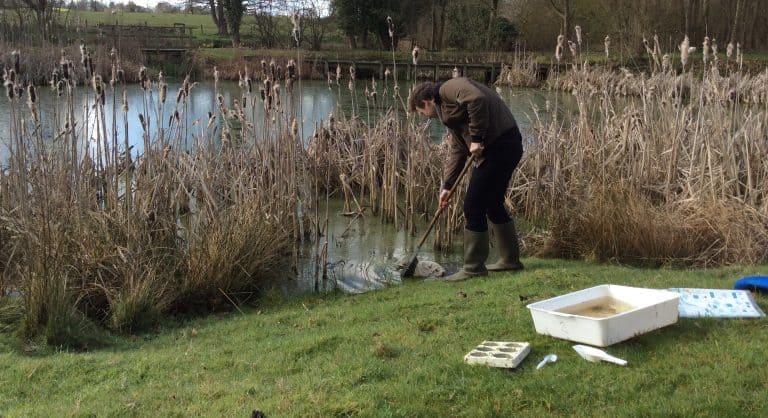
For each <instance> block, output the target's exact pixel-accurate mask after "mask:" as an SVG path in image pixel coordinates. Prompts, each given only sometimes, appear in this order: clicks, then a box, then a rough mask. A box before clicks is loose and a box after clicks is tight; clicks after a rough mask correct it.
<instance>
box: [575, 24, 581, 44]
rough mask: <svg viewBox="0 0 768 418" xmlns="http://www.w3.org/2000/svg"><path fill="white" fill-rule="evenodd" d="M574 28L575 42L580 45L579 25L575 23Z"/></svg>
mask: <svg viewBox="0 0 768 418" xmlns="http://www.w3.org/2000/svg"><path fill="white" fill-rule="evenodd" d="M575 29H576V43H578V44H579V46H581V26H579V25H576V28H575Z"/></svg>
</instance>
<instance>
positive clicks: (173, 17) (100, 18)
mask: <svg viewBox="0 0 768 418" xmlns="http://www.w3.org/2000/svg"><path fill="white" fill-rule="evenodd" d="M60 13H61V18H62V20H64V21H65V22H77V21H78V18H79V22H80V24H81V25H85V24H87V25H88V26H91V25H95V24H97V23H105V24H111V25H147V26H173V25H174V24H175V23H183V24H185V25H187V26H192V27H193V28H196V30H194V31H193V33H194V35H195V36H198V35H215V34H216V32H217V30H216V25H214V24H213V19H212V18H211V16H210V15H203V14H181V13H137V12H121V11H117V12H115V13H114V14H112V12H110V11H104V12H91V11H80V10H66V9H62V10H61V12H60ZM250 23H253V17H246V18H245V19H243V24H244V25H247V24H250ZM201 28H202V33H200V30H201Z"/></svg>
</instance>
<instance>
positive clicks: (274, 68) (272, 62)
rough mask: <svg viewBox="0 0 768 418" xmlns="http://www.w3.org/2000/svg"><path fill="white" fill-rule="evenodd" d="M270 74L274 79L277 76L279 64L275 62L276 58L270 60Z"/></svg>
mask: <svg viewBox="0 0 768 418" xmlns="http://www.w3.org/2000/svg"><path fill="white" fill-rule="evenodd" d="M269 75H270V77H271V78H272V79H273V80H274V79H275V78H276V77H275V75H277V64H275V60H274V59H271V60H269Z"/></svg>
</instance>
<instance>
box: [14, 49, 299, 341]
mask: <svg viewBox="0 0 768 418" xmlns="http://www.w3.org/2000/svg"><path fill="white" fill-rule="evenodd" d="M81 53H82V57H81V62H80V65H75V64H74V63H73V62H72V60H70V59H68V58H67V57H66V56H62V57H61V58H60V59H59V61H58V62H57V63H56V65H55V68H56V69H55V70H54V73H53V74H52V75H51V76H50V80H51V84H52V87H53V88H54V89H55V90H56V91H57V92H58V95H59V97H60V99H59V102H58V103H59V104H60V105H59V106H57V107H56V109H55V110H54V114H53V115H50V117H51V120H46V121H43V120H41V119H40V116H39V114H38V112H37V108H36V93H35V88H34V87H27V89H26V90H24V89H22V88H21V87H22V85H23V84H22V83H23V80H24V79H25V78H24V75H23V67H22V66H21V65H20V64H17V63H18V62H19V61H20V60H16V61H15V62H14V63H13V64H12V65H11V67H9V68H6V72H5V77H4V84H5V87H6V95H7V98H8V99H9V103H10V109H11V113H12V129H11V134H10V138H8V143H7V145H8V149H9V151H10V155H9V157H8V161H7V165H6V166H5V167H4V168H3V170H2V171H1V172H0V191H1V193H0V236H2V238H3V240H2V246H1V247H2V249H1V250H0V255H2V264H0V266H2V270H0V273H2V283H1V284H2V285H3V292H5V291H6V290H7V289H12V290H13V291H14V292H18V293H19V294H20V295H21V298H22V301H23V310H24V327H25V329H24V330H25V334H26V335H27V336H44V337H45V338H46V340H47V342H49V343H53V344H67V345H74V346H78V345H87V344H88V341H85V340H83V339H81V338H80V337H79V336H78V335H80V334H79V333H77V332H74V331H72V332H68V331H66V330H83V329H86V328H88V326H87V324H93V323H98V324H102V325H104V326H107V327H109V328H111V329H115V330H120V331H124V332H133V331H135V330H137V329H145V328H146V327H147V326H149V325H150V324H152V323H154V322H155V320H156V319H157V318H158V317H159V316H160V315H161V314H164V313H167V312H170V311H179V310H182V311H185V310H190V309H199V308H202V309H218V308H221V307H222V306H230V307H231V306H232V305H235V306H237V305H238V304H240V303H243V302H245V301H248V300H252V299H254V297H255V296H256V295H258V293H259V292H260V291H261V290H262V289H263V288H264V287H265V286H266V285H268V284H269V282H270V280H272V279H275V278H279V277H281V276H282V275H283V274H284V271H285V270H286V267H285V266H286V265H290V264H291V261H292V257H291V255H292V254H295V251H292V248H293V247H294V245H292V244H293V243H294V242H295V241H296V239H295V238H296V236H297V232H296V231H297V229H298V228H300V227H301V226H302V225H303V224H304V222H305V219H304V218H303V215H302V214H301V213H300V212H299V211H298V210H297V208H298V207H300V206H301V205H302V203H304V202H308V201H309V198H308V196H309V191H308V189H307V188H306V187H305V185H306V184H307V181H306V177H305V176H304V175H303V174H302V173H304V171H303V170H301V169H300V168H299V166H300V165H301V164H303V161H304V160H303V154H302V152H301V150H303V146H302V144H301V141H300V139H299V138H298V137H297V135H296V132H295V131H292V130H291V129H285V126H286V125H289V123H288V122H287V118H288V116H287V115H290V113H291V112H290V111H289V110H288V109H289V106H291V105H292V103H291V101H285V102H281V100H280V97H281V95H282V94H283V91H282V90H281V89H279V88H275V89H270V91H269V92H266V91H265V92H264V96H263V97H264V99H263V100H262V99H254V98H253V97H252V94H253V92H252V89H251V83H250V81H248V82H247V83H245V82H244V83H243V84H242V89H243V97H242V98H241V99H239V100H235V101H234V102H233V103H231V104H228V103H224V102H223V100H221V99H220V100H219V107H218V109H216V110H215V112H211V113H210V119H209V121H207V122H208V123H205V124H198V123H195V122H192V123H190V122H188V121H187V118H186V117H184V114H185V112H186V109H187V107H188V105H189V103H187V100H188V98H189V97H190V95H189V92H190V90H191V89H193V88H194V87H195V85H194V83H192V82H190V81H189V80H186V81H185V82H184V84H183V86H182V87H181V89H180V90H179V92H178V94H177V95H176V106H175V111H174V112H173V114H172V115H162V112H161V110H159V109H160V107H159V106H158V109H153V104H152V103H153V99H152V97H153V96H154V97H155V99H154V103H157V102H158V101H159V102H160V103H161V104H162V103H165V102H166V101H167V100H173V99H172V98H171V99H169V98H168V92H167V85H165V82H164V80H163V79H162V76H160V78H159V79H157V80H152V79H150V78H149V76H148V74H147V71H146V69H144V68H142V69H140V71H139V72H138V74H137V79H138V80H139V81H140V83H141V86H142V89H143V92H144V95H145V97H144V101H143V102H144V104H143V109H142V111H141V115H140V117H139V118H140V120H141V123H142V127H143V133H142V138H141V139H142V141H143V143H144V150H143V152H142V154H141V155H139V156H138V158H135V157H134V154H133V153H131V152H130V147H129V145H128V144H129V139H128V138H127V136H126V137H125V138H118V137H117V133H116V131H114V130H113V127H114V126H116V124H117V123H126V121H125V120H119V119H120V118H119V117H117V115H118V114H119V112H115V113H114V114H115V115H116V116H115V118H114V119H113V120H111V121H108V120H107V118H106V117H105V112H104V109H105V107H106V106H113V107H115V108H117V107H118V106H119V103H120V102H121V99H120V97H124V94H125V82H124V77H121V76H120V74H122V72H123V69H122V68H121V67H120V59H119V57H117V56H116V54H115V55H113V56H112V69H111V71H110V73H111V74H112V79H111V80H110V81H109V82H105V81H104V80H102V78H101V76H100V75H99V74H98V73H96V72H95V65H94V63H93V62H92V59H91V56H90V54H89V52H88V50H87V48H86V47H83V48H82V49H81ZM276 76H277V74H276V73H270V74H268V75H265V80H267V81H268V83H269V84H273V85H274V84H278V80H277V79H276V78H275V77H276ZM78 80H89V83H88V84H80V83H78ZM287 84H290V81H288V83H287ZM78 89H85V90H86V91H88V92H89V95H91V99H90V100H89V104H88V105H87V106H85V107H84V108H83V109H78V108H76V106H75V104H74V99H73V98H74V97H75V92H76V91H77V90H78ZM108 96H109V97H110V99H109V100H107V97H108ZM256 97H258V96H256ZM122 100H123V101H124V99H122ZM246 103H247V104H246ZM127 106H128V104H127V102H123V104H122V110H123V114H124V115H126V114H127V111H128V108H127ZM254 106H264V107H265V108H266V112H265V113H264V114H265V115H266V116H265V117H264V119H265V120H264V123H262V124H261V125H260V126H261V127H260V128H258V129H257V128H255V126H256V124H255V123H253V119H252V118H250V117H249V113H255V112H249V110H252V109H253V107H254ZM76 112H83V113H85V115H83V117H82V118H79V119H78V120H84V121H95V122H91V125H90V126H88V124H87V123H84V124H76V123H75V122H74V121H75V120H76V118H75V113H76ZM89 114H90V115H89ZM166 116H170V119H169V120H168V122H167V123H166V122H165V121H166ZM124 117H125V116H124ZM217 121H220V122H218V123H217ZM94 123H95V125H94ZM44 124H47V125H49V126H52V127H53V129H52V130H53V132H55V133H56V134H55V136H54V137H53V138H45V137H44V135H43V134H42V133H41V132H43V125H44ZM78 125H80V126H78ZM126 132H127V129H126ZM86 138H88V139H86ZM288 173H291V175H286V174H288ZM307 206H310V205H309V203H307ZM85 334H87V333H85ZM85 334H84V335H85Z"/></svg>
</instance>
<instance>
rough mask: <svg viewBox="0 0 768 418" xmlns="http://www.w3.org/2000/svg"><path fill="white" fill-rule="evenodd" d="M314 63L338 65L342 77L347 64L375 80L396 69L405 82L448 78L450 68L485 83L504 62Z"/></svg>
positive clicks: (327, 67) (333, 67) (331, 69)
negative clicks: (482, 80)
mask: <svg viewBox="0 0 768 418" xmlns="http://www.w3.org/2000/svg"><path fill="white" fill-rule="evenodd" d="M314 64H315V65H320V66H322V70H323V71H324V73H325V74H328V73H332V74H335V72H336V67H337V66H340V67H341V68H342V71H343V72H344V76H346V75H347V74H348V71H349V67H351V66H354V67H355V71H356V72H357V74H358V77H359V78H370V77H378V78H379V79H384V73H385V71H386V70H387V69H389V71H390V72H394V71H395V69H396V70H397V73H398V79H402V78H403V77H404V78H405V79H406V80H409V81H410V80H412V79H416V78H418V79H432V80H435V81H437V80H441V79H447V78H451V77H452V76H453V73H454V71H456V72H458V74H459V75H460V76H467V75H470V74H471V75H472V76H473V77H474V78H478V76H477V75H478V74H482V75H483V77H482V78H483V79H484V80H485V81H486V82H492V81H493V80H496V75H498V74H499V73H500V72H501V68H502V67H503V65H504V63H502V62H486V63H452V62H443V61H434V62H419V63H418V65H414V64H413V62H412V61H405V60H402V61H399V60H398V61H394V62H393V61H357V60H343V59H323V58H320V59H317V60H315V62H314Z"/></svg>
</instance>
